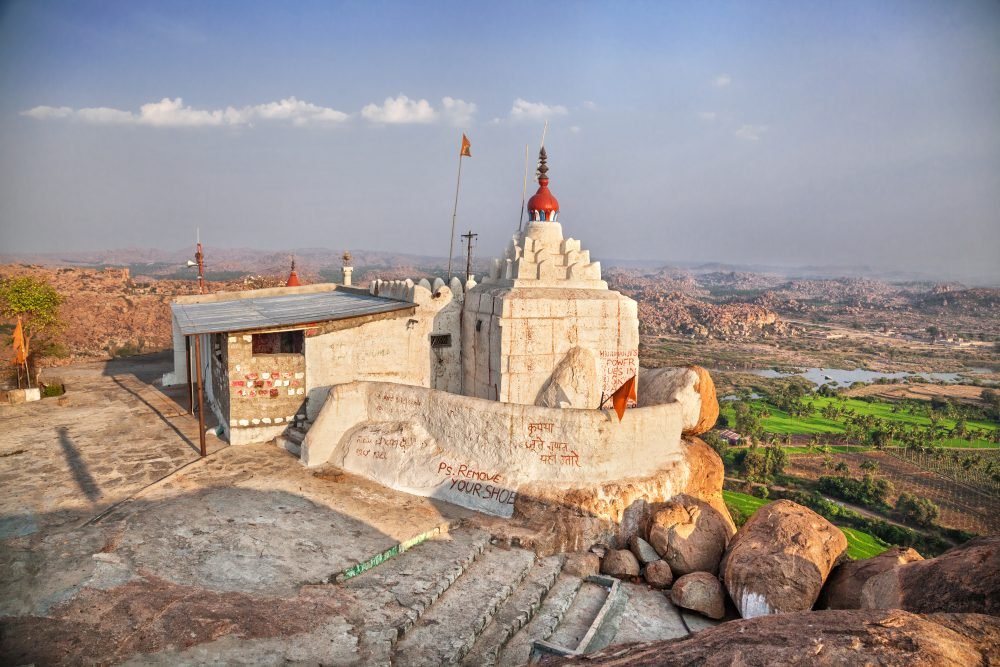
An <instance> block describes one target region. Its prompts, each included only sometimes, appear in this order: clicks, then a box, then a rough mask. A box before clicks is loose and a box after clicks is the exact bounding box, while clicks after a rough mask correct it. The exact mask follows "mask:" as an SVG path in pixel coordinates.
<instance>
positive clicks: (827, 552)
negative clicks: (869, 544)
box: [720, 500, 847, 618]
mask: <svg viewBox="0 0 1000 667" xmlns="http://www.w3.org/2000/svg"><path fill="white" fill-rule="evenodd" d="M846 550H847V538H846V537H844V534H843V533H842V532H840V530H839V529H838V528H837V527H836V526H834V525H833V524H832V523H830V522H829V521H827V520H826V519H824V518H823V517H821V516H820V515H818V514H816V513H815V512H813V511H812V510H810V509H808V508H805V507H802V506H801V505H798V504H796V503H793V502H791V501H789V500H778V501H775V502H773V503H770V504H768V505H764V506H763V507H761V508H760V509H759V510H757V512H756V513H755V514H754V515H753V516H752V517H750V519H749V520H748V521H747V522H746V523H745V524H744V525H743V527H742V528H740V530H739V531H738V532H737V533H736V535H735V536H734V537H733V539H732V540H731V541H730V543H729V548H728V550H727V551H726V555H725V556H724V558H723V560H722V565H721V568H720V569H721V573H722V575H721V576H722V580H723V582H724V583H725V586H726V590H728V591H729V596H730V597H731V598H732V599H733V602H735V603H736V607H737V609H739V612H740V615H741V616H743V617H744V618H753V617H755V616H763V615H765V614H775V613H788V612H794V611H805V610H808V609H812V606H813V604H815V602H816V598H817V597H818V596H819V592H820V589H822V588H823V583H824V582H825V581H826V578H827V576H828V575H829V574H830V570H831V569H832V568H833V566H834V565H835V564H836V563H837V561H838V559H840V557H841V556H842V555H843V554H844V552H845V551H846Z"/></svg>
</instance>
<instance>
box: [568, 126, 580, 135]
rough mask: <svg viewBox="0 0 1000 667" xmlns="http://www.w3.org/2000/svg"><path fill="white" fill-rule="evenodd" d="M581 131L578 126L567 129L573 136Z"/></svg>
mask: <svg viewBox="0 0 1000 667" xmlns="http://www.w3.org/2000/svg"><path fill="white" fill-rule="evenodd" d="M581 129H583V128H581V127H580V126H579V125H574V126H572V127H571V128H569V131H570V132H572V133H573V134H578V133H579V132H580V130H581Z"/></svg>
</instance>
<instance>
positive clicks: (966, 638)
mask: <svg viewBox="0 0 1000 667" xmlns="http://www.w3.org/2000/svg"><path fill="white" fill-rule="evenodd" d="M998 654H1000V618H995V617H993V616H985V615H982V614H931V615H929V616H918V615H916V614H911V613H908V612H905V611H899V610H891V611H886V610H851V611H847V610H835V611H808V612H800V613H796V614H782V615H781V616H764V617H762V618H754V619H750V620H740V621H732V622H729V623H723V624H722V625H719V626H716V627H714V628H709V629H707V630H702V631H701V632H699V633H698V634H696V635H692V636H690V637H688V638H686V639H674V640H667V641H657V642H642V643H638V644H632V645H630V646H627V647H623V646H621V645H616V646H610V647H608V648H606V649H602V650H600V651H597V652H595V653H588V654H587V655H585V656H578V657H572V658H563V659H555V660H552V661H551V662H549V661H546V662H545V664H546V665H553V666H554V665H576V664H579V665H587V667H611V666H612V665H614V666H615V667H625V666H626V665H627V666H628V667H673V666H674V665H678V666H680V665H709V666H720V667H721V666H730V665H732V666H735V665H739V666H740V667H771V666H772V665H787V666H792V667H798V666H801V667H812V666H813V665H828V666H831V667H833V666H836V667H848V666H853V665H883V666H887V665H893V666H898V667H937V666H939V665H955V666H956V667H957V666H958V665H984V666H985V665H993V664H996V662H997V655H998Z"/></svg>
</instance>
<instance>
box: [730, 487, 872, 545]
mask: <svg viewBox="0 0 1000 667" xmlns="http://www.w3.org/2000/svg"><path fill="white" fill-rule="evenodd" d="M722 499H723V500H725V501H726V503H727V504H729V505H732V506H733V507H735V508H737V509H738V510H739V511H741V512H743V513H744V514H745V515H747V516H750V515H752V514H753V513H754V512H756V511H757V510H758V509H760V508H761V507H762V506H764V505H766V504H768V503H769V502H771V501H769V500H764V499H763V498H757V497H755V496H748V495H747V494H745V493H739V492H738V491H723V492H722ZM837 527H838V528H840V531H841V532H842V533H843V534H844V537H846V538H847V555H848V556H850V557H851V558H853V559H855V560H861V559H864V558H871V557H872V556H877V555H879V554H880V553H882V552H883V551H885V550H886V549H888V547H887V546H886V545H885V544H884V543H882V541H881V540H879V539H878V538H876V537H874V536H872V535H869V534H868V533H863V532H861V531H860V530H855V529H853V528H846V527H844V526H837Z"/></svg>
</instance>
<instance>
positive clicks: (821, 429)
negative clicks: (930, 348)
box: [721, 396, 1000, 448]
mask: <svg viewBox="0 0 1000 667" xmlns="http://www.w3.org/2000/svg"><path fill="white" fill-rule="evenodd" d="M808 402H810V403H811V404H812V408H813V411H814V414H813V415H811V416H809V417H792V416H791V415H789V414H788V413H787V412H785V411H783V410H779V409H778V408H776V407H774V406H773V405H766V407H767V411H768V413H769V414H770V416H769V417H767V418H765V419H762V420H761V426H763V427H764V430H765V431H767V432H768V433H775V434H778V435H784V434H786V433H787V434H789V435H820V434H833V435H843V433H844V426H843V424H841V423H840V422H838V421H833V420H830V419H826V418H825V417H822V416H820V414H819V411H820V410H822V409H823V408H824V407H826V406H827V405H830V404H831V403H833V404H835V405H837V406H838V407H840V408H849V409H850V410H851V411H853V412H854V413H856V414H859V415H871V416H873V417H878V418H879V419H883V420H885V421H887V422H896V423H899V424H905V425H907V426H921V427H929V426H930V425H931V420H930V418H928V417H927V416H925V415H923V414H918V415H915V414H912V413H910V412H909V411H908V410H907V408H905V407H901V408H900V410H899V411H898V412H893V411H892V407H893V404H892V403H887V402H883V401H877V402H873V403H869V402H868V401H861V400H858V399H854V398H850V399H847V400H846V401H844V400H841V399H838V398H827V397H823V396H813V397H810V398H809V399H808ZM721 403H722V405H721V411H722V414H724V415H725V416H726V419H728V420H729V423H730V424H732V423H734V422H735V419H736V410H735V408H734V407H733V405H732V403H733V402H732V401H722V402H721ZM754 404H755V405H757V406H764V405H765V404H764V403H762V402H760V401H754ZM966 424H967V425H968V427H969V428H971V429H975V430H985V431H996V430H997V429H998V428H1000V424H997V423H996V422H988V421H987V422H984V421H967V422H966ZM938 425H939V426H943V427H944V428H947V429H949V430H950V429H952V428H954V427H955V420H954V419H947V418H942V419H941V420H940V421H939V422H938ZM939 442H940V444H941V446H944V447H972V448H983V447H990V448H992V447H996V446H997V445H995V444H993V443H990V442H988V441H987V440H982V439H980V440H974V441H973V442H971V443H970V442H969V441H968V440H963V439H961V438H945V439H942V440H939Z"/></svg>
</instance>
